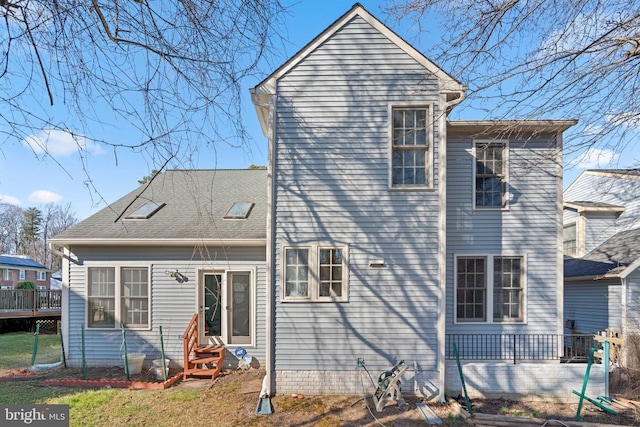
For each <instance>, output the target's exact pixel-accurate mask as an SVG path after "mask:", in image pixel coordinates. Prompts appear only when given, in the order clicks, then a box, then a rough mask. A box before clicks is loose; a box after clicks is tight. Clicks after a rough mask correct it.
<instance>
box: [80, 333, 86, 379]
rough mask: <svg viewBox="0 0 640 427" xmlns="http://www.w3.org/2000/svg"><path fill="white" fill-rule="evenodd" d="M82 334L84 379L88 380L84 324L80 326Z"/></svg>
mask: <svg viewBox="0 0 640 427" xmlns="http://www.w3.org/2000/svg"><path fill="white" fill-rule="evenodd" d="M80 333H81V334H82V379H83V380H86V379H87V358H86V357H85V354H84V323H83V324H81V325H80Z"/></svg>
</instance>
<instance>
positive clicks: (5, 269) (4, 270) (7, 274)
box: [2, 268, 9, 280]
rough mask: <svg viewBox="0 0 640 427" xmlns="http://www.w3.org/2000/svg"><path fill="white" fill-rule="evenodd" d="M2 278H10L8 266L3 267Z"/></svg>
mask: <svg viewBox="0 0 640 427" xmlns="http://www.w3.org/2000/svg"><path fill="white" fill-rule="evenodd" d="M2 280H9V269H8V268H3V269H2Z"/></svg>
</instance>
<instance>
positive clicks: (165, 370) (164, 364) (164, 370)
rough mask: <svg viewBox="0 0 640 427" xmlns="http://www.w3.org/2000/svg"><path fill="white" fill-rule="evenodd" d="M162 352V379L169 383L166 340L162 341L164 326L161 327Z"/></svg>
mask: <svg viewBox="0 0 640 427" xmlns="http://www.w3.org/2000/svg"><path fill="white" fill-rule="evenodd" d="M160 351H161V353H162V377H163V378H164V381H165V382H166V381H167V361H166V359H165V358H164V340H163V339H162V325H160Z"/></svg>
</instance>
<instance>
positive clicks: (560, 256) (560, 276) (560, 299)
mask: <svg viewBox="0 0 640 427" xmlns="http://www.w3.org/2000/svg"><path fill="white" fill-rule="evenodd" d="M556 144H557V149H558V150H557V151H558V153H557V156H554V157H555V158H556V159H557V160H556V161H557V162H558V163H557V165H558V166H557V169H556V173H557V174H558V180H557V193H556V197H557V200H558V204H557V205H556V215H557V219H556V222H557V229H556V233H557V236H558V237H557V245H558V248H557V249H556V255H557V256H556V262H557V263H558V266H557V279H556V280H557V283H558V289H556V301H557V302H556V306H557V307H556V310H557V319H558V326H557V328H558V330H557V332H556V333H557V334H558V335H562V334H563V333H564V250H563V245H562V242H563V236H562V233H563V228H564V227H563V224H562V218H563V215H564V213H563V206H564V200H563V197H564V195H563V191H562V187H563V183H562V164H563V161H564V159H563V157H562V146H563V140H562V132H558V135H557V137H556ZM576 228H577V227H576ZM576 233H577V230H576ZM558 347H559V348H558V350H560V349H561V348H560V347H561V345H560V343H558Z"/></svg>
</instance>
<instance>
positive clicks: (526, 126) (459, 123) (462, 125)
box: [447, 119, 578, 132]
mask: <svg viewBox="0 0 640 427" xmlns="http://www.w3.org/2000/svg"><path fill="white" fill-rule="evenodd" d="M576 124H578V120H575V119H563V120H448V121H447V127H448V128H449V129H450V130H451V131H454V132H456V131H458V132H485V131H488V130H492V131H493V130H495V131H503V132H504V131H528V132H536V131H537V132H564V131H565V130H567V129H569V128H570V127H572V126H575V125H576Z"/></svg>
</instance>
